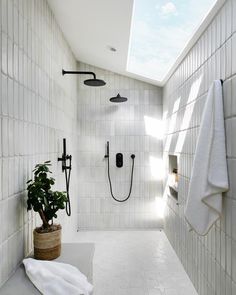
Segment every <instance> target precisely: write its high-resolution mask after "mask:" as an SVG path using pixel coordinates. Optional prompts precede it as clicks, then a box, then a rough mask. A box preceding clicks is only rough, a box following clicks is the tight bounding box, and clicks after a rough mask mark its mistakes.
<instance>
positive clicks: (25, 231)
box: [0, 0, 77, 285]
mask: <svg viewBox="0 0 236 295" xmlns="http://www.w3.org/2000/svg"><path fill="white" fill-rule="evenodd" d="M0 11H1V14H0V45H1V46H0V47H1V51H0V65H1V72H0V89H1V95H0V97H1V99H0V128H1V129H0V134H1V136H0V285H1V284H2V283H3V282H4V281H5V280H6V279H7V278H8V277H9V275H10V274H11V273H12V272H13V271H14V269H15V268H16V266H17V264H18V263H19V262H20V261H21V259H22V258H23V256H24V255H26V254H27V253H28V252H29V251H30V250H31V249H32V230H33V228H34V226H35V218H34V214H32V212H29V213H27V211H26V206H25V197H26V180H27V179H29V178H30V177H31V171H32V169H33V167H34V165H35V164H36V163H38V162H41V161H45V160H52V161H53V172H54V176H55V177H56V181H57V188H58V189H63V190H64V189H65V186H64V178H63V175H62V172H61V164H58V163H57V157H58V156H60V155H61V152H62V138H63V137H66V138H67V139H68V152H70V153H72V154H73V156H74V157H75V156H76V152H75V150H76V146H77V145H76V143H77V142H76V140H77V138H76V134H77V128H76V124H77V120H76V116H77V114H76V108H77V106H76V104H77V96H76V91H77V89H76V85H77V81H76V78H75V77H73V76H71V77H70V78H69V79H66V80H65V79H64V77H62V75H61V69H62V67H65V68H66V67H68V68H70V69H71V68H76V61H75V59H74V57H73V55H72V53H71V51H70V49H69V48H68V46H67V44H66V42H65V40H64V39H63V36H62V33H61V32H60V30H59V28H58V26H57V24H56V22H55V20H54V17H53V15H52V13H51V11H50V9H49V7H48V4H47V2H46V1H44V0H22V1H19V0H16V1H12V0H1V1H0ZM73 147H75V150H74V149H73ZM75 162H76V161H75ZM75 179H76V165H74V166H73V171H72V187H71V194H72V198H73V196H75V190H76V186H75V183H76V182H75ZM73 204H74V206H73V209H75V203H74V202H73ZM76 211H77V210H76V209H75V212H74V215H73V216H74V217H76ZM63 220H64V221H63ZM72 220H73V217H72V218H71V219H69V218H66V217H64V216H61V222H62V223H63V224H64V225H67V231H66V232H68V230H69V229H70V228H72V225H73V223H72ZM64 228H65V227H64ZM66 232H64V234H65V233H66Z"/></svg>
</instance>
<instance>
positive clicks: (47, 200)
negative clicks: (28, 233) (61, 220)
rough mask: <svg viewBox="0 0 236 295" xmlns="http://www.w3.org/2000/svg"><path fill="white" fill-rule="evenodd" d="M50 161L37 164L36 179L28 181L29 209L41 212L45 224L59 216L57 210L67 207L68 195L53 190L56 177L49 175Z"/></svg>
mask: <svg viewBox="0 0 236 295" xmlns="http://www.w3.org/2000/svg"><path fill="white" fill-rule="evenodd" d="M49 166H51V162H50V161H46V162H44V163H43V164H37V165H36V166H35V169H34V170H33V172H34V179H30V180H28V181H27V185H28V186H27V190H28V200H27V210H32V209H33V210H34V211H35V212H39V214H40V217H41V219H42V220H43V219H44V220H43V223H44V225H45V219H46V223H47V224H48V222H49V221H50V220H52V219H53V218H57V214H56V212H57V211H58V210H63V209H65V204H66V202H67V195H66V193H65V192H59V191H52V190H51V187H52V186H53V185H54V184H55V179H54V178H52V177H49V176H48V174H49V173H51V171H50V170H49ZM42 217H43V218H42Z"/></svg>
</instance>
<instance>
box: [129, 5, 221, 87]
mask: <svg viewBox="0 0 236 295" xmlns="http://www.w3.org/2000/svg"><path fill="white" fill-rule="evenodd" d="M215 3H216V0H169V1H168V0H167V1H166V0H135V4H134V15H133V23H132V32H131V40H130V51H129V60H128V64H127V70H128V71H129V72H132V73H135V74H138V75H141V76H144V77H147V78H150V79H153V80H158V81H161V80H163V79H164V77H165V75H166V74H167V73H168V71H169V70H170V68H171V66H172V65H173V64H174V63H175V61H176V59H177V57H178V56H179V54H180V53H181V52H182V50H183V49H184V47H185V45H186V44H187V42H188V41H189V40H190V38H191V37H192V36H193V33H194V32H195V30H196V29H197V28H198V26H199V25H200V23H201V21H202V20H203V19H204V17H205V16H206V14H207V13H208V12H209V10H210V9H211V8H212V7H213V5H214V4H215Z"/></svg>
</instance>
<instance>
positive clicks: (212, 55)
mask: <svg viewBox="0 0 236 295" xmlns="http://www.w3.org/2000/svg"><path fill="white" fill-rule="evenodd" d="M235 16H236V1H235V0H228V1H226V3H225V5H224V6H223V7H222V9H221V10H220V11H219V13H218V14H217V16H216V17H215V18H214V20H213V22H212V23H211V24H210V25H209V27H208V28H207V30H206V31H205V32H204V34H203V35H202V36H201V37H200V39H199V40H198V41H197V43H196V44H195V45H194V47H193V48H192V49H191V51H190V52H189V53H188V54H187V56H186V57H185V59H184V61H183V62H182V63H181V65H180V66H179V67H178V69H177V70H176V72H175V73H174V74H173V76H172V77H171V78H170V79H169V81H168V82H167V84H166V85H165V87H164V98H163V102H164V107H163V114H164V119H165V121H166V125H167V129H166V136H165V140H164V158H165V163H166V166H168V163H167V162H168V161H167V156H168V154H169V153H170V154H177V155H178V156H179V174H180V181H179V185H180V188H179V190H180V192H179V197H180V200H179V205H176V202H175V201H174V200H173V199H171V198H168V202H167V203H168V206H167V214H166V216H165V231H166V234H167V236H168V238H169V240H170V241H171V243H172V245H173V247H174V249H175V251H176V252H177V254H178V256H179V258H180V259H181V261H182V263H183V265H184V267H185V269H186V270H187V273H188V274H189V276H190V278H191V280H192V281H193V283H194V285H195V287H196V289H197V291H198V293H199V295H203V294H207V295H211V294H214V295H215V294H216V295H233V294H236V187H235V184H234V183H235V175H236V174H235V173H236V160H235V159H236V144H235V143H236V140H235V138H236V117H235V116H236V108H235V106H236V17H235ZM214 79H223V80H224V86H223V89H224V112H225V127H226V137H227V159H228V169H229V176H230V191H229V192H228V193H227V194H226V195H225V197H224V214H223V217H222V219H221V221H219V222H218V223H217V224H216V225H215V226H214V227H213V228H212V229H211V230H210V232H209V233H208V235H207V236H205V237H200V236H198V235H197V234H195V233H194V232H189V231H188V228H187V224H186V222H185V219H184V207H185V203H186V197H187V192H188V185H189V179H190V175H191V169H192V162H193V156H194V152H195V146H196V139H197V135H198V129H199V124H200V120H201V114H202V109H203V106H204V102H205V98H206V94H207V91H208V89H209V86H210V84H211V83H212V81H213V80H214ZM199 173H201V171H199Z"/></svg>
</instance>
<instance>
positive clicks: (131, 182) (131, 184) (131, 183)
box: [107, 155, 135, 203]
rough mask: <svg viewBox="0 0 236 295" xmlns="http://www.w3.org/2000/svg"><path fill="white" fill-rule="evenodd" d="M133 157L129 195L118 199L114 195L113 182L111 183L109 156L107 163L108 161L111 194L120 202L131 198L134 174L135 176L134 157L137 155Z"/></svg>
mask: <svg viewBox="0 0 236 295" xmlns="http://www.w3.org/2000/svg"><path fill="white" fill-rule="evenodd" d="M131 158H132V169H131V179H130V187H129V194H128V196H127V197H126V198H125V199H123V200H119V199H117V198H116V197H115V196H114V194H113V190H112V183H111V176H110V162H109V156H108V157H107V163H108V168H107V174H108V180H109V186H110V192H111V196H112V198H113V199H114V200H115V201H116V202H119V203H123V202H126V201H127V200H128V199H129V198H130V195H131V192H132V186H133V176H134V158H135V155H131Z"/></svg>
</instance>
